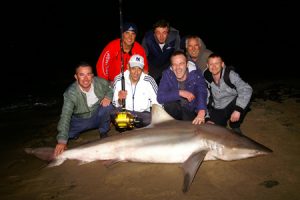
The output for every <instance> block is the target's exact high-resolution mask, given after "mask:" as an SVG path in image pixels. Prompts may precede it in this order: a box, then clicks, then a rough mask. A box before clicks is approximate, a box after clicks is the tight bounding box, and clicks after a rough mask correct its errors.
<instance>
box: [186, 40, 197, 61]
mask: <svg viewBox="0 0 300 200" xmlns="http://www.w3.org/2000/svg"><path fill="white" fill-rule="evenodd" d="M186 50H187V52H188V54H189V55H190V56H191V58H192V59H193V60H196V59H197V58H198V56H199V54H200V51H201V44H200V42H199V40H198V39H197V38H189V39H188V41H187V43H186Z"/></svg>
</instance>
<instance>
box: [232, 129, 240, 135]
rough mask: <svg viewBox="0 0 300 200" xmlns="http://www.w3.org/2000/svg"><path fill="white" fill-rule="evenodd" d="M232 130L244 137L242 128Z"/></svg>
mask: <svg viewBox="0 0 300 200" xmlns="http://www.w3.org/2000/svg"><path fill="white" fill-rule="evenodd" d="M232 130H233V131H234V132H235V133H237V134H239V135H243V133H242V131H241V129H240V128H232Z"/></svg>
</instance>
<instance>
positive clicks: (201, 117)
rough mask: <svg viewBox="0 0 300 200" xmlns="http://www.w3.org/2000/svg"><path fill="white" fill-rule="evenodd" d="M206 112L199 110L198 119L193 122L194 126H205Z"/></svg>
mask: <svg viewBox="0 0 300 200" xmlns="http://www.w3.org/2000/svg"><path fill="white" fill-rule="evenodd" d="M204 117H205V110H199V111H198V114H197V117H196V118H195V119H194V120H193V122H192V124H204V123H205V118H204Z"/></svg>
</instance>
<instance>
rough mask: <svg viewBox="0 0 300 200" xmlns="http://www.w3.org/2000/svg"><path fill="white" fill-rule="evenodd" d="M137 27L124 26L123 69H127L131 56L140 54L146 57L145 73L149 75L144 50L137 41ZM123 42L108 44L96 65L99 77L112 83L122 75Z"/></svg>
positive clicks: (115, 41)
mask: <svg viewBox="0 0 300 200" xmlns="http://www.w3.org/2000/svg"><path fill="white" fill-rule="evenodd" d="M136 34H137V26H136V25H135V24H133V23H124V26H123V35H122V36H123V61H124V63H123V67H124V71H125V70H126V69H127V64H128V61H129V58H130V57H131V55H134V54H139V55H141V56H142V57H144V63H145V66H144V71H145V72H146V73H148V62H147V57H146V53H145V50H144V48H143V47H142V46H141V45H140V44H139V43H138V42H136V41H135V39H136ZM121 55H122V54H121V40H120V39H115V40H113V41H111V42H110V43H108V44H107V45H106V47H105V48H104V49H103V51H102V53H101V55H100V57H99V59H98V62H97V64H96V69H97V75H98V76H99V77H101V78H104V79H106V80H108V81H110V82H113V81H114V78H115V76H117V75H118V74H120V73H121V66H122V60H121Z"/></svg>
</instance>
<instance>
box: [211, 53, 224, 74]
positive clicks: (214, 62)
mask: <svg viewBox="0 0 300 200" xmlns="http://www.w3.org/2000/svg"><path fill="white" fill-rule="evenodd" d="M207 67H208V70H209V71H210V72H211V73H212V74H213V75H217V74H220V72H221V70H222V68H223V67H224V62H223V61H222V59H221V58H219V57H215V58H209V59H208V61H207Z"/></svg>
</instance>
